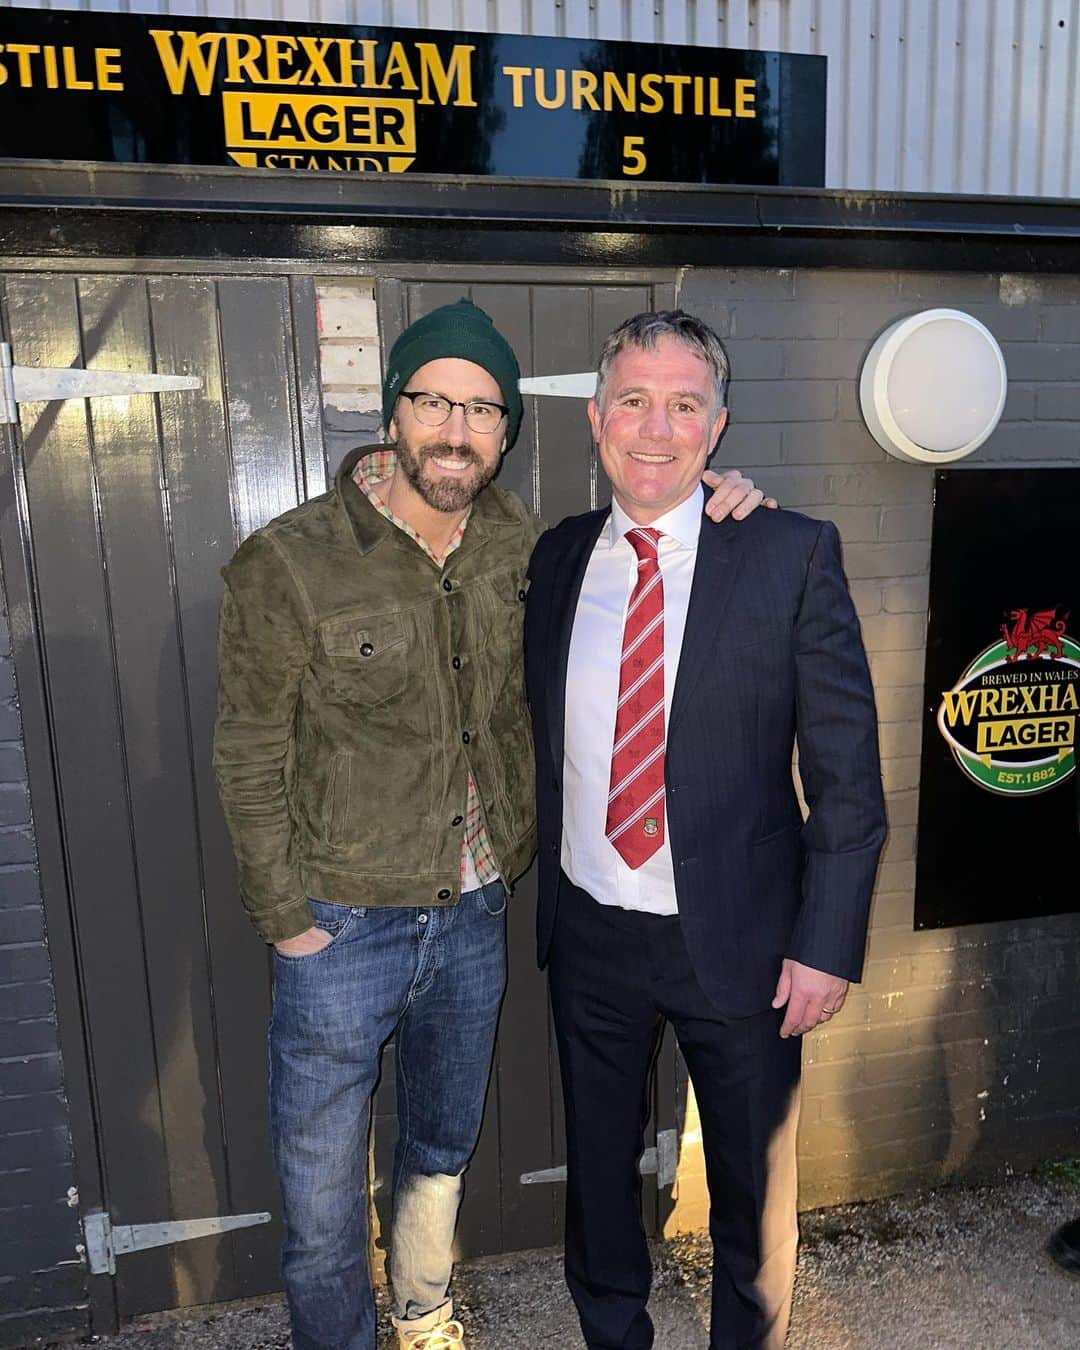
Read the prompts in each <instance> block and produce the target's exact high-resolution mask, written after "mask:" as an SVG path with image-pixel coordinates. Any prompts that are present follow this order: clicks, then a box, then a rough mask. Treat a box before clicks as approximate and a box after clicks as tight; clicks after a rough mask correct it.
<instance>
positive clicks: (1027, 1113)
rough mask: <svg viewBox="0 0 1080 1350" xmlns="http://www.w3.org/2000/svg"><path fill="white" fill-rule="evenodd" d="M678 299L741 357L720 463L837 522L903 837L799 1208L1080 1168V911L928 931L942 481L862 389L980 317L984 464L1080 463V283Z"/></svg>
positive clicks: (842, 1023)
mask: <svg viewBox="0 0 1080 1350" xmlns="http://www.w3.org/2000/svg"><path fill="white" fill-rule="evenodd" d="M680 303H681V304H682V305H683V306H684V307H685V308H687V309H689V310H691V311H693V312H695V313H698V314H701V315H702V316H703V317H704V318H706V319H708V320H709V321H710V322H711V323H712V324H714V326H716V328H717V329H718V331H720V332H721V333H722V334H723V335H724V336H725V338H726V340H727V345H728V348H729V351H730V354H731V360H732V368H733V382H732V392H731V426H730V430H729V431H728V433H727V434H726V436H725V438H724V441H723V443H722V445H721V448H720V452H719V458H720V459H721V460H722V461H723V462H724V463H728V464H735V465H739V466H740V467H743V468H747V469H748V470H749V471H750V472H751V474H752V475H753V476H754V477H755V478H756V479H757V481H758V482H759V483H760V484H761V485H762V486H763V487H764V488H766V490H767V491H769V492H771V493H773V494H774V495H775V496H777V497H778V498H779V499H780V500H781V502H783V503H784V505H786V506H791V507H797V508H798V509H799V510H802V511H805V512H807V513H808V514H810V515H813V516H818V517H828V518H830V519H832V520H834V521H835V522H836V523H837V526H838V528H839V530H840V534H841V536H842V538H843V541H844V556H845V564H846V567H847V571H848V575H849V577H850V579H851V586H852V593H853V595H854V598H855V603H856V607H857V609H858V611H859V615H860V618H861V621H862V625H863V636H864V640H865V642H866V647H867V651H868V653H869V657H870V665H871V670H872V674H873V679H874V684H875V688H876V692H877V699H878V710H879V715H880V719H881V751H882V758H883V774H884V780H885V787H886V793H887V801H888V810H889V823H890V832H889V839H888V843H887V844H886V848H885V854H884V858H883V861H882V866H881V869H880V873H879V876H878V883H877V889H876V894H875V900H874V908H873V916H872V928H871V934H870V941H869V949H868V963H867V968H866V976H865V979H864V981H863V983H862V984H861V985H859V986H858V987H856V988H853V989H852V991H851V994H850V996H849V998H848V1002H847V1006H846V1008H845V1010H844V1012H843V1014H842V1015H841V1016H840V1017H838V1018H837V1019H836V1020H835V1021H834V1022H833V1023H832V1024H831V1025H830V1027H829V1029H828V1030H827V1031H821V1032H817V1033H815V1034H813V1035H812V1036H811V1037H809V1038H808V1041H807V1044H806V1052H805V1056H806V1076H805V1085H804V1100H803V1114H802V1129H801V1134H800V1155H801V1168H802V1171H801V1199H802V1203H803V1204H804V1205H805V1206H812V1205H819V1204H828V1203H833V1202H839V1201H845V1200H851V1199H858V1198H868V1197H870V1196H873V1195H878V1194H886V1193H889V1192H891V1191H896V1190H900V1189H903V1188H906V1187H910V1186H913V1185H917V1184H921V1183H930V1182H937V1181H941V1180H946V1179H954V1178H955V1179H975V1178H982V1177H986V1176H992V1175H994V1174H1001V1173H1003V1172H1007V1171H1009V1170H1010V1169H1016V1170H1019V1169H1021V1168H1026V1167H1030V1166H1031V1165H1033V1164H1034V1163H1035V1162H1037V1161H1040V1160H1042V1159H1045V1158H1049V1157H1053V1156H1061V1155H1064V1154H1067V1153H1070V1152H1075V1151H1076V1148H1077V1145H1078V1143H1080V1109H1078V1108H1080V1004H1078V1003H1077V1000H1076V997H1075V989H1076V985H1077V979H1078V977H1080V916H1078V915H1065V916H1060V917H1057V918H1048V919H1032V920H1027V921H1024V922H1017V923H1008V924H987V925H974V926H971V927H964V928H955V929H944V930H937V931H932V932H918V933H917V932H913V931H912V916H913V903H914V873H915V862H914V860H915V850H916V847H917V840H916V837H915V835H916V831H915V821H916V809H917V793H918V781H919V750H920V739H921V720H920V719H921V715H922V681H923V661H924V654H925V632H926V611H927V592H928V574H929V567H930V522H931V495H932V484H933V478H932V472H931V470H930V469H929V468H923V467H921V466H917V465H906V464H901V463H899V462H897V461H895V460H891V459H889V458H888V457H887V456H886V455H885V454H884V452H883V451H882V450H880V449H879V447H878V446H877V445H876V443H875V442H874V441H873V439H872V438H871V436H870V435H869V433H868V432H867V431H866V429H865V427H864V426H863V424H862V420H861V418H860V416H859V412H858V397H857V394H858V389H857V378H858V372H859V367H860V364H861V361H862V358H863V356H864V354H865V352H866V350H867V347H868V346H869V344H870V342H871V340H872V339H873V338H874V337H875V336H876V335H877V334H878V333H879V332H880V331H881V329H882V328H884V327H885V326H886V325H887V324H889V323H891V322H892V321H893V320H894V319H897V318H900V317H902V316H904V315H905V314H911V313H915V312H917V311H918V310H920V309H925V308H929V307H932V306H937V305H950V306H956V307H957V308H961V309H964V310H966V311H967V312H968V313H971V314H974V315H975V316H976V317H977V318H979V319H981V320H982V322H983V323H985V324H986V325H987V327H988V328H989V329H990V330H991V332H993V333H994V335H995V336H996V337H997V339H998V341H999V342H1000V343H1001V345H1002V350H1003V352H1004V354H1005V360H1006V363H1007V366H1008V369H1009V376H1010V392H1009V396H1008V401H1007V404H1006V408H1005V414H1004V418H1003V420H1002V423H1001V425H1000V426H999V428H998V429H997V431H996V432H995V433H994V435H993V436H992V437H991V438H990V440H989V441H987V442H986V443H985V444H984V445H983V446H982V447H981V448H980V449H979V450H978V451H976V453H975V454H974V455H973V456H972V457H971V458H970V459H968V460H966V461H965V464H966V465H970V466H973V467H974V466H978V465H980V464H984V465H991V464H992V465H1009V464H1015V465H1017V466H1020V465H1023V466H1025V467H1031V466H1037V465H1058V466H1060V465H1066V464H1077V465H1080V319H1078V317H1077V316H1078V314H1080V278H1078V277H1053V278H1049V277H1041V276H1027V275H1025V276H997V275H968V274H964V275H945V274H920V273H910V274H908V273H905V274H901V273H896V272H835V271H826V270H816V271H799V270H794V271H783V272H773V273H768V274H763V273H761V272H757V271H755V270H753V269H749V268H748V269H733V270H715V271H714V270H692V271H690V272H688V273H687V274H686V275H685V277H684V281H683V285H682V288H681V293H680ZM1068 884H1075V883H1074V882H1072V881H1070V882H1069V883H1068Z"/></svg>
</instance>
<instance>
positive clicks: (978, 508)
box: [915, 469, 1080, 928]
mask: <svg viewBox="0 0 1080 1350" xmlns="http://www.w3.org/2000/svg"><path fill="white" fill-rule="evenodd" d="M1078 521H1080V469H1025V470H1014V469H993V470H983V469H967V470H965V469H958V470H942V471H940V472H939V473H938V474H937V476H936V490H935V500H934V528H933V552H932V560H931V568H930V629H929V635H928V641H927V652H926V691H925V693H926V699H925V706H924V723H923V742H922V772H921V776H920V786H919V833H918V863H917V866H916V882H915V926H916V928H941V927H945V926H951V925H954V924H965V923H982V922H985V921H987V920H992V919H1019V918H1028V917H1032V916H1035V915H1041V914H1064V913H1069V912H1072V911H1074V910H1078V909H1080V889H1078V887H1077V876H1078V875H1080V829H1078V825H1077V798H1076V791H1077V778H1076V756H1077V749H1078V747H1077V743H1076V741H1077V726H1078V725H1080V718H1078V711H1080V565H1078V557H1080V554H1078V547H1077V522H1078Z"/></svg>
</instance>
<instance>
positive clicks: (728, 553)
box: [668, 516, 746, 739]
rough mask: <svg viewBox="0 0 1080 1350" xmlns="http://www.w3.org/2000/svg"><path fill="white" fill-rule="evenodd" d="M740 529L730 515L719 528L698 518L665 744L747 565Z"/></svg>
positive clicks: (706, 662)
mask: <svg viewBox="0 0 1080 1350" xmlns="http://www.w3.org/2000/svg"><path fill="white" fill-rule="evenodd" d="M741 530H742V527H741V526H740V525H739V523H738V522H737V521H734V520H732V519H731V517H730V516H729V517H728V518H727V519H726V520H723V521H721V522H720V524H719V525H717V524H715V523H714V522H713V521H711V520H710V519H709V518H708V517H707V516H704V517H703V518H702V522H701V535H700V538H699V539H698V552H697V562H696V563H695V565H694V579H693V582H692V583H691V586H690V605H689V608H688V610H687V613H686V629H685V631H684V633H683V644H682V651H681V652H680V654H679V673H678V676H677V677H676V679H675V690H674V693H673V694H672V697H671V716H670V718H669V719H668V737H669V739H670V736H671V732H672V730H673V728H674V727H675V726H676V724H677V723H678V721H679V718H680V717H681V716H682V715H683V713H684V712H685V711H686V708H687V706H688V705H689V702H690V695H691V694H692V693H693V691H694V687H695V685H696V684H697V682H698V680H699V679H700V678H701V675H702V672H703V671H704V670H705V669H706V668H707V667H708V666H709V664H710V662H711V660H712V655H713V653H714V652H715V651H716V645H717V642H718V639H719V634H720V629H721V625H722V624H723V622H724V616H725V614H726V613H727V608H728V606H729V605H730V604H731V601H732V598H733V596H734V594H735V587H736V584H737V582H738V578H739V573H740V571H741V570H742V567H743V564H744V562H745V560H746V543H745V538H746V536H744V535H743V534H742V533H741Z"/></svg>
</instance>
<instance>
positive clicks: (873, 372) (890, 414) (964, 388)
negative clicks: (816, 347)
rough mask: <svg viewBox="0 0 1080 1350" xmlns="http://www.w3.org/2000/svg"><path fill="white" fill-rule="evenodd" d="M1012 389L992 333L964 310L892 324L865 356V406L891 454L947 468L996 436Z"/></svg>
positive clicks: (861, 386) (861, 382)
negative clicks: (1009, 391)
mask: <svg viewBox="0 0 1080 1350" xmlns="http://www.w3.org/2000/svg"><path fill="white" fill-rule="evenodd" d="M1007 387H1008V379H1007V377H1006V373H1005V358H1004V357H1003V356H1002V354H1001V348H1000V347H999V346H998V344H997V342H996V340H995V338H994V335H993V333H991V332H990V330H989V329H988V328H986V327H985V326H984V325H983V324H981V323H980V322H979V321H978V319H973V318H972V317H971V315H970V314H965V313H963V311H962V310H959V309H927V310H924V311H923V312H922V313H921V314H912V315H909V316H908V318H906V319H899V320H898V321H897V322H896V323H894V324H891V325H890V326H889V327H888V328H886V329H885V331H884V333H882V334H881V336H880V337H879V338H878V339H877V341H876V342H875V343H874V345H873V346H872V347H871V348H870V350H869V352H867V354H866V360H865V361H864V362H863V368H862V375H861V376H860V379H859V403H860V405H861V407H862V415H863V419H864V420H865V422H866V425H867V428H868V430H869V432H870V434H871V436H873V438H874V440H875V441H877V443H878V445H880V446H881V448H882V449H883V450H886V451H888V453H889V454H890V455H895V456H896V458H897V459H906V460H914V461H915V462H916V463H918V464H948V463H950V462H951V461H953V460H956V459H963V458H964V456H965V455H970V454H971V452H972V451H973V450H976V449H977V448H978V447H979V446H980V445H982V443H983V441H985V440H986V438H987V436H989V435H990V433H991V432H992V431H993V430H994V428H995V427H996V426H997V424H998V422H999V421H1000V419H1001V411H1002V409H1003V408H1004V407H1005V391H1006V388H1007Z"/></svg>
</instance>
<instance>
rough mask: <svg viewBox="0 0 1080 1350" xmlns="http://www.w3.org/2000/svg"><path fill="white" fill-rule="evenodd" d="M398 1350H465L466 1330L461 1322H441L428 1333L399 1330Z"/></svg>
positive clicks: (401, 1328) (400, 1327)
mask: <svg viewBox="0 0 1080 1350" xmlns="http://www.w3.org/2000/svg"><path fill="white" fill-rule="evenodd" d="M397 1335H398V1350H465V1328H464V1327H463V1326H462V1325H461V1323H460V1322H440V1323H439V1325H438V1326H437V1327H431V1328H430V1329H429V1330H428V1331H407V1330H406V1329H405V1328H404V1327H402V1326H399V1327H398V1329H397Z"/></svg>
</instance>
